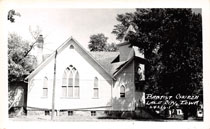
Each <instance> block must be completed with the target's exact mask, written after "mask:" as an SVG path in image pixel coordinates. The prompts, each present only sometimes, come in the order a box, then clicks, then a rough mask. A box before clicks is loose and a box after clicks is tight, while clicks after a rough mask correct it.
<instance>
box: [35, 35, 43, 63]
mask: <svg viewBox="0 0 210 129" xmlns="http://www.w3.org/2000/svg"><path fill="white" fill-rule="evenodd" d="M36 44H37V45H36V46H35V51H36V59H37V65H39V64H41V63H42V61H43V45H44V38H43V36H42V35H39V37H38V39H37V43H36Z"/></svg>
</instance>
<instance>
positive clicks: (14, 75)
mask: <svg viewBox="0 0 210 129" xmlns="http://www.w3.org/2000/svg"><path fill="white" fill-rule="evenodd" d="M31 49H32V46H31V45H30V44H29V42H27V41H24V40H23V39H22V38H21V37H20V36H18V35H17V34H15V33H11V34H9V35H8V80H9V83H11V82H14V81H23V80H24V79H25V77H26V76H27V75H29V73H30V72H32V71H33V70H34V68H35V66H36V58H35V57H34V56H32V55H30V54H29V52H30V51H31Z"/></svg>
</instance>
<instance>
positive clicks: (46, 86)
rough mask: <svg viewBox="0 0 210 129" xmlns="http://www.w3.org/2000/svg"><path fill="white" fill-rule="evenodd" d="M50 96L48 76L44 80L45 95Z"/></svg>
mask: <svg viewBox="0 0 210 129" xmlns="http://www.w3.org/2000/svg"><path fill="white" fill-rule="evenodd" d="M47 96H48V78H47V77H44V80H43V97H47Z"/></svg>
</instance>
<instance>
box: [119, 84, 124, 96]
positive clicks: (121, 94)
mask: <svg viewBox="0 0 210 129" xmlns="http://www.w3.org/2000/svg"><path fill="white" fill-rule="evenodd" d="M121 88H123V91H122V89H121ZM120 98H125V86H124V85H121V86H120Z"/></svg>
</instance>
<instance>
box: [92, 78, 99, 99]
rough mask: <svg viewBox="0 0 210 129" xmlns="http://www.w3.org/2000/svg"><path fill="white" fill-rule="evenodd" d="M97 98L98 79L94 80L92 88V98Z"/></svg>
mask: <svg viewBox="0 0 210 129" xmlns="http://www.w3.org/2000/svg"><path fill="white" fill-rule="evenodd" d="M98 97H99V90H98V78H97V77H95V78H94V87H93V98H98Z"/></svg>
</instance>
